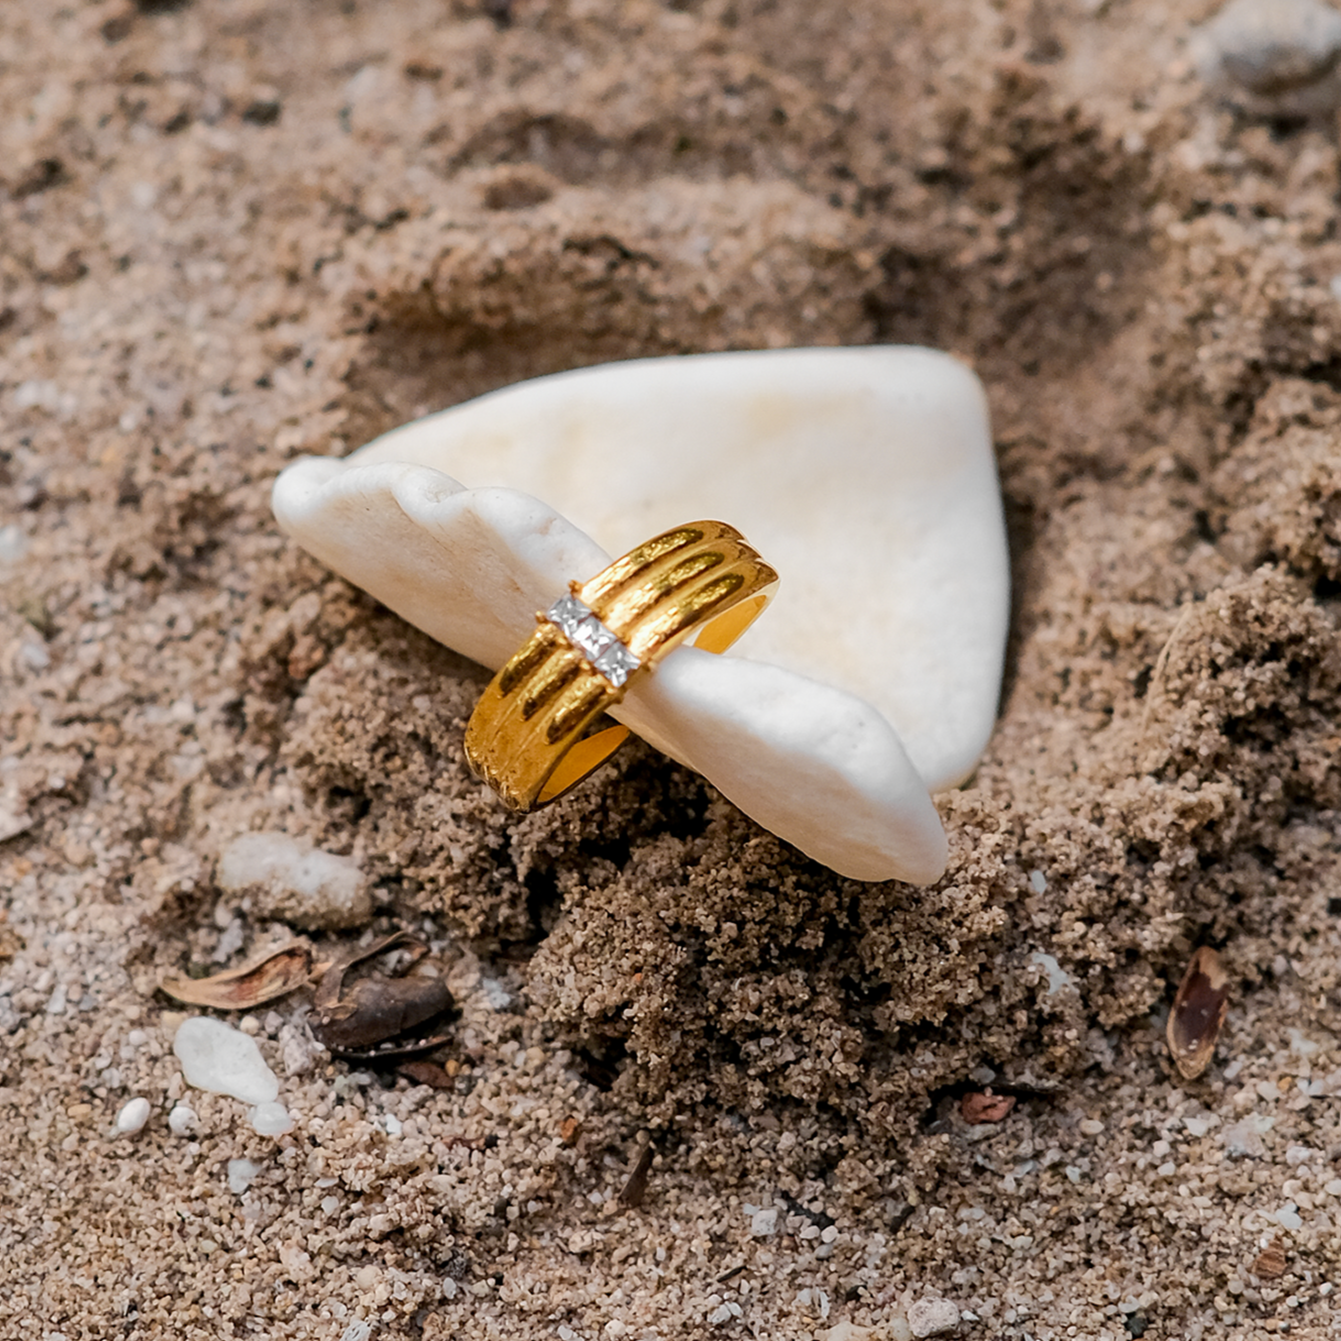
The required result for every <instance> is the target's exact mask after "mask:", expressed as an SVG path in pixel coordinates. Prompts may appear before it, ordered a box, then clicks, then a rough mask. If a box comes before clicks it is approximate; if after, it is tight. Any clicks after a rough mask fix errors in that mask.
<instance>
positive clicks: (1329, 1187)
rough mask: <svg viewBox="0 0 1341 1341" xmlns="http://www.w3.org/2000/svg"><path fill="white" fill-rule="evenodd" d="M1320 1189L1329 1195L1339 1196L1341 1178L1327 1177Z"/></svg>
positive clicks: (1340, 1193) (1340, 1194)
mask: <svg viewBox="0 0 1341 1341" xmlns="http://www.w3.org/2000/svg"><path fill="white" fill-rule="evenodd" d="M1322 1190H1323V1191H1324V1192H1326V1193H1327V1195H1328V1196H1329V1197H1341V1178H1332V1179H1329V1180H1328V1181H1327V1182H1326V1183H1324V1184H1323V1187H1322Z"/></svg>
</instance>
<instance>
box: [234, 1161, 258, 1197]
mask: <svg viewBox="0 0 1341 1341" xmlns="http://www.w3.org/2000/svg"><path fill="white" fill-rule="evenodd" d="M260 1171H261V1166H260V1165H259V1164H253V1163H252V1162H251V1160H249V1159H230V1160H229V1161H228V1190H229V1191H230V1192H232V1193H235V1194H236V1195H237V1196H239V1197H240V1196H241V1195H242V1194H243V1193H244V1192H245V1191H246V1190H247V1189H248V1188H249V1187H250V1186H251V1180H252V1179H253V1178H255V1177H256V1175H257V1174H258V1173H260Z"/></svg>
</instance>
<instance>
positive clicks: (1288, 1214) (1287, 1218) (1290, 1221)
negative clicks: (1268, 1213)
mask: <svg viewBox="0 0 1341 1341" xmlns="http://www.w3.org/2000/svg"><path fill="white" fill-rule="evenodd" d="M1276 1223H1277V1224H1278V1225H1279V1226H1280V1227H1281V1228H1282V1229H1302V1228H1303V1227H1304V1222H1303V1220H1302V1219H1301V1218H1300V1216H1299V1207H1298V1206H1296V1205H1295V1204H1294V1202H1292V1201H1287V1202H1286V1203H1285V1205H1284V1206H1282V1207H1281V1208H1280V1210H1278V1211H1277V1212H1276Z"/></svg>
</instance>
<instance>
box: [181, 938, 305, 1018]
mask: <svg viewBox="0 0 1341 1341" xmlns="http://www.w3.org/2000/svg"><path fill="white" fill-rule="evenodd" d="M311 976H312V946H311V943H310V942H308V941H306V940H303V939H302V938H301V937H296V938H295V939H294V940H291V941H286V942H285V943H284V944H283V945H281V946H279V947H278V949H274V950H267V951H265V952H264V953H262V954H260V955H258V956H257V957H255V958H253V959H250V960H248V961H247V962H246V963H245V964H242V965H240V966H239V967H238V968H235V969H227V970H226V971H225V972H223V973H215V974H213V975H211V976H210V977H208V978H184V977H177V976H172V977H167V978H164V979H163V981H162V982H161V983H159V988H160V989H161V990H162V991H164V992H166V993H167V994H168V995H169V996H170V997H174V998H175V999H176V1000H178V1001H185V1002H187V1003H188V1004H189V1005H192V1006H212V1007H213V1008H214V1009H215V1010H249V1009H251V1007H252V1006H259V1005H261V1004H262V1003H263V1002H266V1001H274V1000H275V999H276V998H278V997H281V996H286V995H287V994H288V993H289V992H293V991H297V989H298V988H300V987H302V986H303V985H304V984H305V983H306V982H307V981H308V979H310V978H311Z"/></svg>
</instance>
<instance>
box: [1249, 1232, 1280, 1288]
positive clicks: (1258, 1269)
mask: <svg viewBox="0 0 1341 1341" xmlns="http://www.w3.org/2000/svg"><path fill="white" fill-rule="evenodd" d="M1251 1270H1252V1273H1253V1275H1254V1276H1256V1277H1257V1278H1258V1279H1259V1280H1277V1279H1278V1278H1279V1277H1281V1276H1283V1275H1284V1274H1285V1250H1284V1249H1283V1248H1282V1247H1281V1243H1280V1240H1279V1239H1272V1240H1271V1242H1270V1243H1268V1244H1267V1246H1266V1247H1265V1248H1263V1249H1262V1251H1261V1252H1260V1253H1258V1254H1257V1257H1256V1258H1255V1259H1254V1261H1253V1264H1252V1268H1251Z"/></svg>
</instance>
